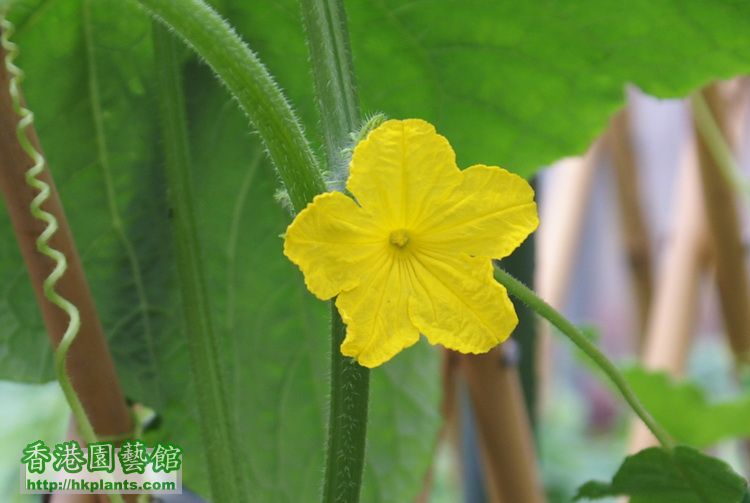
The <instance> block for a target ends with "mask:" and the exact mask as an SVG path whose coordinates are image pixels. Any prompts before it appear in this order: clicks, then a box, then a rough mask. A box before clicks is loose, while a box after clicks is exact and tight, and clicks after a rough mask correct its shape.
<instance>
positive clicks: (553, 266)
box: [534, 139, 603, 410]
mask: <svg viewBox="0 0 750 503" xmlns="http://www.w3.org/2000/svg"><path fill="white" fill-rule="evenodd" d="M602 147H603V142H602V141H601V139H600V140H598V141H596V142H595V143H594V144H593V145H592V146H591V147H590V148H589V150H588V152H587V153H586V155H585V156H584V157H581V158H571V159H565V160H563V161H561V163H563V165H562V166H559V167H558V169H559V170H560V172H559V173H557V177H559V180H558V179H557V178H555V180H554V182H555V190H554V191H551V192H547V193H546V196H547V197H546V199H545V200H544V201H543V203H542V205H541V214H540V220H541V225H540V227H539V231H538V232H537V234H536V238H537V247H536V250H537V266H536V280H535V282H534V283H535V289H536V291H537V292H539V296H540V297H541V298H543V299H544V300H545V301H547V302H548V303H549V304H550V305H551V306H552V307H554V308H556V309H559V310H562V309H563V308H564V303H565V300H566V298H567V292H568V285H569V283H570V275H571V273H572V270H573V268H574V267H575V257H576V255H577V254H578V246H579V244H580V240H581V233H582V231H583V225H584V221H585V217H586V208H587V207H588V203H589V198H590V195H591V189H592V186H593V180H594V173H595V170H596V167H597V165H598V163H599V155H600V153H601V149H602ZM550 331H551V328H550V326H549V325H548V324H546V323H542V324H541V325H540V326H539V336H538V339H537V369H538V372H537V375H538V378H539V385H538V386H537V389H538V393H539V397H538V399H537V403H538V404H539V408H540V409H541V410H544V409H545V408H546V403H547V401H548V397H549V395H550V393H551V389H550V388H551V382H552V375H553V373H554V370H553V362H552V334H551V332H550Z"/></svg>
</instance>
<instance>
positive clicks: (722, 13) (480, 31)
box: [216, 0, 750, 175]
mask: <svg viewBox="0 0 750 503" xmlns="http://www.w3.org/2000/svg"><path fill="white" fill-rule="evenodd" d="M216 3H217V4H219V5H220V6H223V7H224V13H225V14H226V15H227V16H228V17H229V19H230V21H231V22H232V24H234V25H235V26H237V27H238V29H239V31H240V33H242V34H243V35H244V36H245V38H246V39H248V40H249V41H250V44H251V46H252V47H253V48H254V49H256V50H257V51H258V52H259V54H260V56H261V58H262V59H263V60H264V61H265V62H266V63H267V65H268V66H269V68H270V70H271V73H273V74H274V75H276V76H277V77H278V80H279V82H280V83H281V84H282V86H283V87H284V88H285V89H286V90H287V91H288V93H289V94H290V96H291V97H292V98H293V102H294V103H295V104H297V106H299V107H301V112H302V114H303V116H304V117H305V118H306V119H307V124H308V125H309V126H313V125H315V116H314V113H313V108H312V106H311V104H312V102H313V100H312V96H311V93H312V82H311V79H310V77H309V76H308V75H306V74H305V73H304V72H300V71H299V69H300V68H305V67H306V65H307V51H306V50H305V47H304V36H303V33H302V28H301V26H300V23H299V20H298V15H297V12H298V6H297V5H296V4H297V1H296V0H263V1H259V2H242V1H228V0H224V1H223V2H216ZM346 9H347V13H348V15H349V20H350V24H349V32H350V35H351V41H352V51H353V57H354V69H355V72H356V74H357V82H358V86H359V95H360V99H361V101H362V105H363V106H362V110H363V111H364V112H365V113H368V112H374V111H382V112H384V113H385V114H386V115H388V116H389V117H391V118H408V117H420V118H424V119H426V120H428V121H430V122H432V123H433V124H435V125H436V126H437V128H438V130H439V131H440V132H441V133H442V134H444V135H446V136H447V137H448V138H449V139H450V141H451V143H452V144H453V146H454V147H455V149H456V152H457V155H458V161H459V165H460V166H462V167H465V166H469V165H471V164H474V163H496V164H500V165H502V166H503V167H506V168H508V169H510V170H511V171H515V172H519V173H522V174H525V175H530V174H531V173H533V172H534V171H536V170H537V169H539V168H540V167H541V166H543V165H545V164H546V163H549V162H551V161H553V160H555V159H558V158H560V157H562V156H565V155H571V154H576V153H579V152H581V151H583V149H584V148H586V146H587V145H588V144H589V142H590V141H591V140H592V139H593V138H594V137H595V136H596V135H597V134H598V133H599V132H600V131H601V130H602V129H603V128H604V127H605V125H606V123H607V120H608V118H609V116H610V115H611V114H612V113H613V112H614V111H615V110H616V109H617V108H618V107H620V106H621V105H622V104H623V102H624V86H625V84H626V83H633V84H635V85H637V86H639V87H641V88H643V89H644V90H645V91H647V92H649V93H652V94H655V95H657V96H660V97H675V96H684V95H686V94H687V93H689V92H690V91H691V90H693V89H695V88H696V87H698V86H700V85H702V84H704V83H706V82H707V81H709V80H712V79H715V78H718V77H729V76H733V75H738V74H741V73H746V72H747V71H748V70H750V60H748V58H747V57H746V55H747V54H750V37H748V36H747V33H748V32H750V4H748V3H747V2H741V1H737V0H719V1H715V0H693V1H690V2H680V1H677V0H670V1H667V2H651V1H648V0H635V1H630V2H625V3H623V2H617V1H615V0H577V1H575V2H551V1H548V0H525V1H515V2H498V1H494V0H471V1H462V2H456V1H451V0H424V1H419V2H403V1H402V0H361V1H349V2H346ZM308 130H310V131H312V130H313V129H312V128H311V127H308Z"/></svg>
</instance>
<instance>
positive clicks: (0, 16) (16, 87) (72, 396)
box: [0, 12, 97, 443]
mask: <svg viewBox="0 0 750 503" xmlns="http://www.w3.org/2000/svg"><path fill="white" fill-rule="evenodd" d="M13 31H14V27H13V24H12V23H11V22H10V21H8V19H7V18H6V17H5V13H4V12H0V45H2V48H3V49H4V50H5V68H6V70H7V72H8V77H9V83H10V84H9V88H8V91H9V92H10V97H11V100H12V103H13V109H14V111H15V112H16V114H17V115H18V116H19V117H20V119H19V121H18V125H17V126H16V136H17V137H18V143H19V144H20V145H21V148H22V149H23V151H24V152H26V154H28V156H29V157H30V158H31V159H32V160H33V161H34V165H33V166H31V168H29V169H28V171H26V183H27V184H28V185H29V186H30V187H32V188H33V189H35V190H36V191H38V194H37V195H36V196H35V197H34V199H33V200H32V201H31V205H30V208H29V210H30V212H31V215H32V216H33V217H34V218H36V219H38V220H41V221H42V222H44V223H45V224H46V227H45V228H44V230H43V231H42V233H41V234H40V235H39V237H38V238H37V240H36V249H37V250H38V251H39V252H40V253H42V254H44V255H46V256H47V257H49V258H51V259H52V260H53V261H54V262H55V267H54V269H53V270H52V272H51V273H50V274H49V276H47V278H46V279H45V280H44V284H43V290H44V296H45V297H46V298H47V299H48V300H49V301H50V302H52V303H53V304H54V305H56V306H58V307H59V308H60V309H62V310H63V311H65V313H66V314H67V315H68V318H69V320H70V321H69V323H68V327H67V329H66V330H65V333H64V334H63V337H62V340H61V341H60V344H58V346H57V349H56V350H55V371H56V373H57V380H58V381H59V382H60V387H61V388H62V390H63V394H64V395H65V399H66V400H67V401H68V405H70V409H71V411H72V412H73V417H74V418H75V420H76V424H77V427H78V432H79V433H80V434H81V437H82V438H83V439H84V440H85V441H86V442H87V443H92V442H96V440H97V439H96V433H95V432H94V428H93V427H92V426H91V421H89V418H88V416H87V415H86V412H85V410H84V408H83V405H82V404H81V400H80V399H79V398H78V395H77V394H76V392H75V390H74V389H73V385H72V384H71V382H70V378H69V377H68V374H67V372H66V370H65V358H66V356H67V354H68V350H69V349H70V345H71V344H73V341H74V340H75V338H76V336H77V335H78V331H79V329H80V328H81V316H80V314H79V313H78V308H77V307H76V306H74V305H73V304H72V303H71V302H70V301H68V300H67V299H65V298H64V297H62V296H61V295H60V294H59V293H57V292H56V291H55V285H56V284H57V281H58V280H59V279H60V278H61V277H62V275H63V274H65V271H66V270H67V268H68V261H67V259H66V258H65V255H64V254H63V253H62V252H60V251H59V250H56V249H54V248H52V247H51V246H50V245H49V241H50V239H51V238H52V236H53V235H54V234H55V232H57V229H58V223H57V219H56V218H55V216H54V215H52V214H51V213H49V212H47V211H45V210H43V209H42V205H43V204H44V202H45V201H46V200H47V199H48V198H49V196H50V187H49V185H48V184H47V183H45V182H44V181H42V180H40V179H39V178H38V176H39V175H40V174H42V173H43V172H44V170H45V168H46V164H47V163H46V161H45V160H44V156H43V155H42V153H41V152H39V151H38V150H37V149H36V148H35V147H34V145H33V144H32V142H31V139H30V138H29V135H28V131H27V129H28V128H29V127H30V126H31V125H32V124H33V122H34V114H33V113H32V112H31V110H29V109H28V108H26V107H25V106H24V105H23V101H22V99H21V88H20V86H21V81H22V80H23V71H21V69H20V68H18V67H17V66H16V65H15V64H13V61H14V59H15V58H16V57H17V56H18V46H17V45H16V44H14V43H13V42H11V41H10V37H11V35H12V34H13Z"/></svg>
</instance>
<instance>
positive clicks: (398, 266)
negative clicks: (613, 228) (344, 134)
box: [284, 119, 538, 367]
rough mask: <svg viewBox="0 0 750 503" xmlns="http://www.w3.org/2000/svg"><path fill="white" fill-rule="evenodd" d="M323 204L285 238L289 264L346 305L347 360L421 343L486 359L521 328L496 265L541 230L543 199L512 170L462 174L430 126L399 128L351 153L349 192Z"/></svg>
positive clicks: (380, 358)
mask: <svg viewBox="0 0 750 503" xmlns="http://www.w3.org/2000/svg"><path fill="white" fill-rule="evenodd" d="M346 187H347V189H348V191H349V192H351V194H353V195H354V197H355V198H356V201H355V200H354V199H352V198H350V197H348V196H346V195H344V194H342V193H340V192H328V193H325V194H321V195H319V196H317V197H316V198H315V199H314V200H313V202H312V203H310V204H309V205H308V206H307V208H305V209H304V210H303V211H302V212H300V213H299V215H297V217H296V218H295V219H294V221H293V222H292V223H291V225H290V226H289V228H288V229H287V232H286V238H285V242H284V254H285V255H286V256H287V257H289V259H290V260H291V261H292V262H294V263H295V264H297V265H298V266H299V267H300V269H301V270H302V272H303V273H304V276H305V283H306V285H307V288H308V289H309V290H310V291H311V292H312V293H313V294H315V295H316V296H317V297H318V298H320V299H323V300H325V299H330V298H332V297H334V296H335V295H338V298H337V299H336V307H337V308H338V310H339V312H340V313H341V317H342V319H343V320H344V323H346V325H347V333H346V338H345V340H344V342H343V344H342V345H341V352H342V353H343V354H344V355H347V356H352V357H354V358H356V359H357V361H358V362H359V363H360V364H361V365H364V366H365V367H376V366H378V365H380V364H382V363H384V362H386V361H388V360H390V359H391V358H392V357H393V356H394V355H395V354H396V353H398V352H399V351H401V350H402V349H404V348H406V347H409V346H411V345H412V344H414V343H415V342H417V340H419V334H420V333H422V334H424V335H425V337H427V339H428V340H429V341H430V343H432V344H442V345H443V346H445V347H447V348H450V349H455V350H457V351H461V352H464V353H484V352H486V351H489V350H490V349H491V348H492V347H494V346H495V345H497V344H499V343H500V342H503V341H504V340H505V339H507V338H508V336H509V335H510V333H511V332H512V331H513V329H514V328H515V326H516V324H517V323H518V318H517V317H516V313H515V310H514V309H513V304H511V302H510V299H508V294H507V292H506V291H505V288H503V287H502V286H501V285H500V284H498V283H497V282H496V281H495V279H494V277H493V274H492V259H493V258H502V257H505V256H506V255H508V254H509V253H511V252H512V251H513V250H514V249H515V248H516V247H517V246H518V245H519V244H521V242H522V241H523V240H524V239H526V237H527V236H528V235H529V234H530V233H531V232H533V231H534V229H536V226H537V225H538V219H537V212H536V204H535V203H534V191H533V189H532V188H531V187H530V186H529V184H528V183H527V182H526V181H525V180H524V179H523V178H521V177H519V176H517V175H514V174H511V173H509V172H508V171H505V170H504V169H501V168H497V167H489V166H483V165H476V166H472V167H470V168H467V169H466V170H464V171H461V170H459V169H458V166H457V165H456V156H455V153H454V152H453V149H452V148H451V146H450V144H449V143H448V140H446V139H445V138H444V137H443V136H440V135H439V134H437V133H436V132H435V128H434V127H433V126H432V125H431V124H429V123H427V122H424V121H422V120H416V119H410V120H404V121H398V120H390V121H387V122H385V123H384V124H382V125H381V126H380V127H378V128H377V129H375V130H373V131H372V132H371V133H370V134H369V135H368V137H367V139H365V140H363V141H362V142H360V143H359V145H357V147H356V148H355V149H354V153H353V155H352V161H351V165H350V176H349V180H348V181H347V185H346Z"/></svg>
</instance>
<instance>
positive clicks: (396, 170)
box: [346, 119, 461, 228]
mask: <svg viewBox="0 0 750 503" xmlns="http://www.w3.org/2000/svg"><path fill="white" fill-rule="evenodd" d="M460 183H461V172H460V171H459V169H458V167H457V166H456V155H455V153H454V152H453V149H452V148H451V146H450V144H449V143H448V140H446V139H445V138H444V137H443V136H440V135H439V134H437V133H436V132H435V128H434V127H433V126H432V125H431V124H429V123H427V122H425V121H422V120H418V119H409V120H403V121H399V120H390V121H387V122H385V123H383V124H382V125H381V126H379V127H378V128H377V129H375V130H374V131H372V132H371V133H370V134H369V135H368V136H367V139H365V140H364V141H362V142H360V143H359V144H358V145H357V147H356V148H355V149H354V153H353V154H352V161H351V164H350V173H349V180H348V182H347V185H346V186H347V188H348V189H349V191H350V192H351V193H352V194H354V196H355V197H356V198H357V201H358V202H359V204H360V205H361V206H362V207H363V208H365V209H367V210H368V211H370V212H372V213H373V214H375V215H377V216H378V218H379V219H380V220H381V221H382V222H383V223H384V224H385V225H388V226H391V227H393V228H410V227H412V224H413V223H414V222H416V221H418V220H419V219H420V218H421V215H423V214H425V213H428V212H429V211H430V210H431V208H432V207H433V206H434V204H435V202H436V201H440V200H442V199H443V198H445V197H446V196H447V195H448V194H449V193H450V192H451V191H452V190H453V189H454V188H455V187H457V186H458V185H459V184H460Z"/></svg>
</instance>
